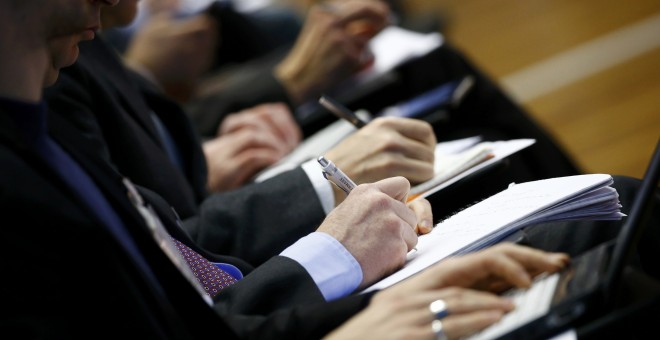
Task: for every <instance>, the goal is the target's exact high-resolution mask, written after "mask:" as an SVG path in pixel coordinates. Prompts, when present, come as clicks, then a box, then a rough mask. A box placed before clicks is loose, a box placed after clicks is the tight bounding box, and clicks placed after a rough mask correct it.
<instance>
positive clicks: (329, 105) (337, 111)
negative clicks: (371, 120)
mask: <svg viewBox="0 0 660 340" xmlns="http://www.w3.org/2000/svg"><path fill="white" fill-rule="evenodd" d="M319 103H321V105H323V107H325V108H326V109H328V110H329V111H330V112H332V113H333V114H334V115H335V116H337V117H339V118H342V119H345V120H347V121H348V122H350V123H351V124H353V125H354V126H355V127H356V128H358V129H360V128H362V127H364V126H365V125H367V122H366V121H364V120H362V119H361V118H360V117H358V115H356V114H355V112H353V111H351V110H349V109H348V108H347V107H346V106H344V105H342V104H341V103H339V102H338V101H336V100H334V99H332V98H330V97H328V96H326V95H323V96H321V98H319Z"/></svg>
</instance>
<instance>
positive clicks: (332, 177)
mask: <svg viewBox="0 0 660 340" xmlns="http://www.w3.org/2000/svg"><path fill="white" fill-rule="evenodd" d="M317 161H318V162H319V164H321V168H322V169H323V177H325V179H327V180H328V181H330V182H332V183H333V184H334V185H336V186H337V187H338V188H339V189H341V190H343V191H344V192H345V193H346V194H347V195H348V193H349V192H351V190H353V189H354V188H355V187H356V186H357V185H356V184H355V182H353V181H352V180H351V179H350V178H349V177H348V176H347V175H346V174H345V173H344V172H343V171H341V169H339V168H338V167H337V166H336V165H335V164H334V163H332V162H331V161H329V160H327V159H325V157H323V156H320V157H319V158H318V159H317Z"/></svg>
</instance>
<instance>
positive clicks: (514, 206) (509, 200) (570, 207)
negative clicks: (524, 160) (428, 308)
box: [365, 174, 625, 291]
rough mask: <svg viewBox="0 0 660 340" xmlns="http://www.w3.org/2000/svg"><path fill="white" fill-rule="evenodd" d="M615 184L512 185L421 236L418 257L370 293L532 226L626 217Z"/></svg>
mask: <svg viewBox="0 0 660 340" xmlns="http://www.w3.org/2000/svg"><path fill="white" fill-rule="evenodd" d="M612 183H613V179H612V176H610V175H607V174H590V175H578V176H568V177H558V178H552V179H546V180H540V181H533V182H527V183H522V184H515V185H510V186H509V188H507V189H506V190H504V191H502V192H500V193H498V194H495V195H493V196H491V197H489V198H487V199H485V200H483V201H481V202H479V203H477V204H474V205H473V206H471V207H469V208H466V209H464V210H462V211H460V212H458V213H456V214H455V215H453V216H451V217H449V218H448V219H446V220H444V221H442V222H440V223H438V224H437V225H436V227H435V228H434V229H433V231H432V232H431V233H429V234H427V235H422V236H420V237H419V242H418V244H417V247H416V248H417V252H416V254H415V256H414V257H413V258H411V259H410V260H409V261H408V262H407V263H406V264H405V265H404V266H403V268H401V269H400V270H399V271H397V272H395V273H394V274H392V275H390V276H388V277H386V278H385V279H383V280H381V281H380V282H378V283H376V284H374V285H372V286H371V287H369V288H368V289H367V290H365V291H371V290H374V289H382V288H386V287H388V286H391V285H393V284H395V283H397V282H399V281H401V280H404V279H406V278H408V277H410V276H412V275H414V274H416V273H418V272H420V271H422V270H424V269H425V268H427V267H428V266H430V265H432V264H434V263H437V262H439V261H442V260H443V259H445V258H447V257H449V256H455V255H460V254H465V253H469V252H472V251H475V250H479V249H482V248H484V247H488V246H490V245H493V244H495V243H497V242H498V241H501V240H502V239H504V238H505V237H507V236H508V235H510V234H512V233H514V232H515V231H517V230H519V229H521V228H523V227H525V226H529V225H532V224H537V223H542V222H550V221H562V220H618V219H621V218H622V217H623V216H625V215H623V214H622V213H621V205H620V204H619V196H618V193H617V192H616V189H614V188H612V187H611V186H610V185H611V184H612Z"/></svg>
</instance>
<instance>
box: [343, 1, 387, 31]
mask: <svg viewBox="0 0 660 340" xmlns="http://www.w3.org/2000/svg"><path fill="white" fill-rule="evenodd" d="M338 13H339V15H340V19H339V21H338V24H339V25H343V26H345V27H347V29H348V30H349V33H352V34H356V35H364V34H368V35H370V36H373V35H375V33H377V32H378V31H380V29H382V28H383V27H384V26H385V25H387V23H388V17H389V14H390V11H389V8H388V7H387V5H386V4H385V3H383V2H380V1H349V2H345V3H344V4H342V5H341V6H340V7H339V8H338Z"/></svg>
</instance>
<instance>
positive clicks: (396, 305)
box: [367, 287, 514, 339]
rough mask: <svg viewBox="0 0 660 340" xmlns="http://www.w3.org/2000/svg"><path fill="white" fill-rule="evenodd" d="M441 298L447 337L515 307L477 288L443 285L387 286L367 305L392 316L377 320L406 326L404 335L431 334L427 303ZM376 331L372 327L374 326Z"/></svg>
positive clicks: (482, 324)
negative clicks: (431, 287)
mask: <svg viewBox="0 0 660 340" xmlns="http://www.w3.org/2000/svg"><path fill="white" fill-rule="evenodd" d="M437 300H442V301H443V302H444V303H445V308H446V311H447V316H445V317H443V318H442V319H441V322H442V327H443V332H444V334H445V335H446V336H447V337H448V338H450V339H455V338H461V337H465V336H468V335H471V334H473V333H475V332H478V331H480V330H482V329H484V328H485V327H487V326H489V325H491V324H493V323H494V322H496V321H498V320H499V319H501V317H502V316H503V315H504V314H506V313H507V312H509V311H511V310H513V309H514V305H513V304H512V302H511V301H509V300H507V299H505V298H501V297H499V296H497V295H495V294H492V293H488V292H480V291H475V290H471V289H465V288H458V287H452V288H444V289H439V290H430V291H424V290H422V291H416V290H405V291H404V290H399V291H397V290H396V289H391V288H390V289H388V290H384V291H381V292H379V293H377V294H376V295H375V296H374V298H373V299H372V302H371V303H370V306H369V309H367V312H369V311H370V310H371V312H372V313H377V312H381V311H384V313H386V314H388V315H391V320H389V321H386V320H380V323H381V326H379V327H378V328H377V329H380V328H382V327H386V326H384V325H382V323H383V321H386V324H388V325H390V323H391V327H392V328H393V329H391V330H389V331H396V330H397V329H401V330H407V331H405V332H403V333H402V337H403V338H433V337H434V334H433V330H432V328H431V323H432V322H433V321H434V320H436V316H435V315H434V314H433V313H432V312H431V310H430V309H429V306H430V304H431V303H432V302H434V301H437ZM374 331H375V330H374Z"/></svg>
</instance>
